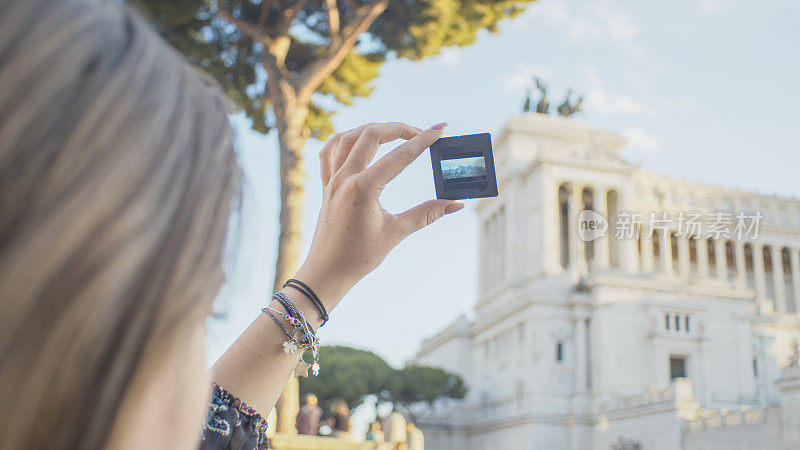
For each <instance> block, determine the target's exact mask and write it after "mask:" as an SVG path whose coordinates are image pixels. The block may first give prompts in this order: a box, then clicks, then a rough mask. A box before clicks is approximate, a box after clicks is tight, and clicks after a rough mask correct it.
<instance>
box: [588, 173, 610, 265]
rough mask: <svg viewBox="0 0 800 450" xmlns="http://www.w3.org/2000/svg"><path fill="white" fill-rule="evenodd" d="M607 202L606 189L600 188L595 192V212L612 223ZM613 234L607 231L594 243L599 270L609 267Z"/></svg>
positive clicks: (596, 263)
mask: <svg viewBox="0 0 800 450" xmlns="http://www.w3.org/2000/svg"><path fill="white" fill-rule="evenodd" d="M607 200H608V199H607V198H606V189H605V188H601V187H598V188H596V189H595V190H594V197H593V201H594V205H593V206H594V210H595V212H597V213H598V214H600V215H601V216H603V217H605V219H606V223H610V221H609V220H608V205H607ZM613 232H614V230H609V229H607V230H606V233H605V235H603V236H602V237H600V238H599V239H596V240H595V241H594V263H595V265H596V267H598V268H601V269H605V268H607V267H608V264H609V259H608V243H609V241H610V239H611V234H612V233H613Z"/></svg>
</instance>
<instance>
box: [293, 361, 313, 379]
mask: <svg viewBox="0 0 800 450" xmlns="http://www.w3.org/2000/svg"><path fill="white" fill-rule="evenodd" d="M309 367H311V366H310V365H309V364H308V363H307V362H305V361H303V360H302V359H301V360H300V361H298V362H297V365H296V366H295V367H294V376H296V377H298V378H299V377H308V368H309Z"/></svg>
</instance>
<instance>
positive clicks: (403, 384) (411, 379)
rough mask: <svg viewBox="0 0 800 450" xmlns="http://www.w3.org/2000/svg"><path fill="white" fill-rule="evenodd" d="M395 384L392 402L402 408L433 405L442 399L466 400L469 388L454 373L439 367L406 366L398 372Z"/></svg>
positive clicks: (392, 390)
mask: <svg viewBox="0 0 800 450" xmlns="http://www.w3.org/2000/svg"><path fill="white" fill-rule="evenodd" d="M396 377H397V378H396V379H395V381H394V382H393V385H392V388H391V393H392V400H393V401H394V402H395V403H397V404H399V405H402V406H406V407H407V406H409V405H411V404H413V403H417V402H427V403H428V404H431V405H432V404H433V402H434V401H436V399H438V398H441V397H448V398H464V396H465V395H466V394H467V387H466V386H465V385H464V380H462V379H461V377H459V376H458V375H456V374H454V373H450V372H447V371H445V370H442V369H440V368H438V367H428V366H406V367H405V368H403V369H401V370H398V371H397V373H396Z"/></svg>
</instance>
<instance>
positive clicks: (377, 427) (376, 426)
mask: <svg viewBox="0 0 800 450" xmlns="http://www.w3.org/2000/svg"><path fill="white" fill-rule="evenodd" d="M366 440H367V441H372V442H383V441H385V440H386V436H385V435H384V434H383V431H381V422H380V421H378V420H375V421H373V422H372V423H370V424H369V430H367V437H366Z"/></svg>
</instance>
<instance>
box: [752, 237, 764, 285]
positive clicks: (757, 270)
mask: <svg viewBox="0 0 800 450" xmlns="http://www.w3.org/2000/svg"><path fill="white" fill-rule="evenodd" d="M753 279H754V281H753V285H754V287H755V291H756V299H761V298H764V295H765V294H766V280H765V279H764V254H763V250H762V248H761V243H759V242H753Z"/></svg>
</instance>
